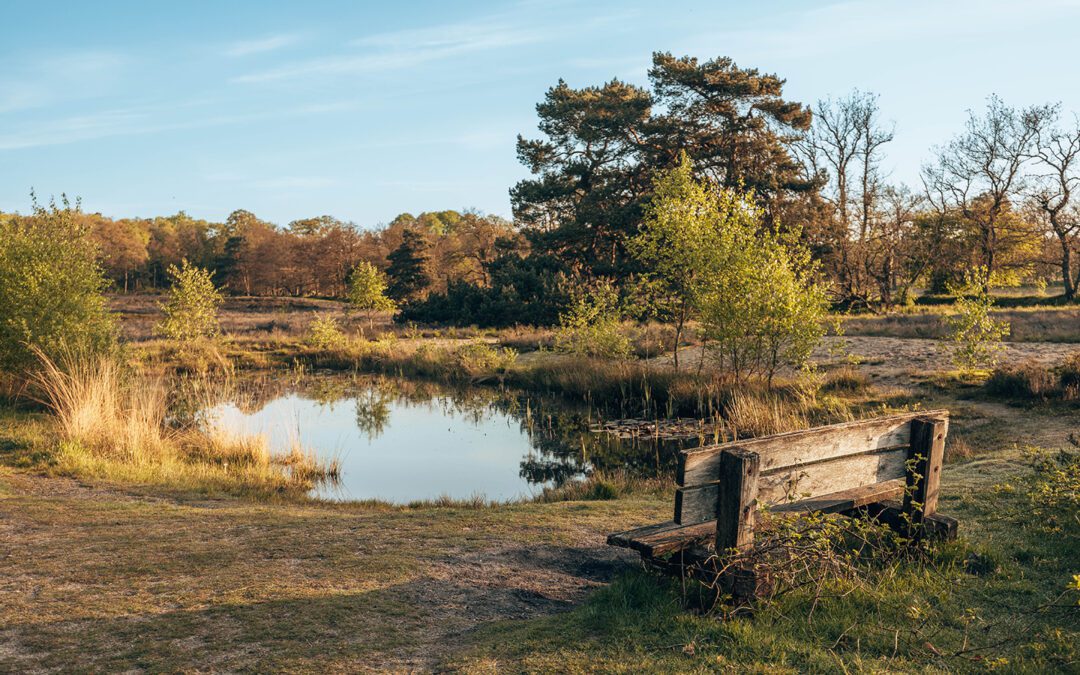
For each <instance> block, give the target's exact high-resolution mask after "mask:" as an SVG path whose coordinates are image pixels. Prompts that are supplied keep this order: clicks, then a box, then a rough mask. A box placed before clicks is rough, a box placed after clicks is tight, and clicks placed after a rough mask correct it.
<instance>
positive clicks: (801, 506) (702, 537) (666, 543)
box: [607, 478, 904, 558]
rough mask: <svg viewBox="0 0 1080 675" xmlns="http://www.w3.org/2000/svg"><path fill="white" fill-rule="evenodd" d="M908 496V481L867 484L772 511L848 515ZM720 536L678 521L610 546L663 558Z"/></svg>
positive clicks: (612, 539)
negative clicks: (861, 508)
mask: <svg viewBox="0 0 1080 675" xmlns="http://www.w3.org/2000/svg"><path fill="white" fill-rule="evenodd" d="M903 494H904V479H903V478H897V479H895V480H890V481H885V482H883V483H877V484H874V485H864V486H861V487H857V488H852V489H850V490H841V491H839V492H833V493H831V494H827V495H822V496H820V497H814V498H812V499H804V500H802V501H798V502H791V503H788V504H777V505H775V506H772V507H770V508H769V511H770V512H772V513H806V512H818V513H844V512H847V511H853V510H855V509H858V508H860V507H863V506H867V505H870V504H874V503H876V502H885V501H887V500H893V499H896V498H898V497H900V496H902V495H903ZM715 536H716V521H715V520H709V521H706V522H703V523H695V524H693V525H679V524H677V523H675V522H674V521H670V520H669V521H667V522H666V523H657V524H656V525H646V526H645V527H639V528H636V529H633V530H627V531H626V532H617V533H615V534H611V535H608V538H607V543H608V544H609V545H611V546H619V547H622V548H628V549H631V550H634V551H637V552H638V553H640V554H641V555H643V556H645V557H648V558H660V557H663V556H667V555H671V554H673V553H678V552H679V551H682V550H685V549H688V548H692V547H695V546H703V545H704V546H709V545H711V544H712V540H713V539H714V538H715Z"/></svg>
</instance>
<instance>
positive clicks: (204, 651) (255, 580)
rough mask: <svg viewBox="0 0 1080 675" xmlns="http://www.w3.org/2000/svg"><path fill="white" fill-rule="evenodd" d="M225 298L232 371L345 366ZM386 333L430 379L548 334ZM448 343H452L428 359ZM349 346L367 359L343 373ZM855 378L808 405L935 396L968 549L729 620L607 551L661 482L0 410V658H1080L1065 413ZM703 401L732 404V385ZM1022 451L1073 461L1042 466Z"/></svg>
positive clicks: (618, 374) (795, 592) (550, 364)
mask: <svg viewBox="0 0 1080 675" xmlns="http://www.w3.org/2000/svg"><path fill="white" fill-rule="evenodd" d="M124 302H129V301H127V300H125V301H124ZM131 302H133V301H131ZM140 302H144V301H140ZM231 302H233V303H241V306H239V307H237V306H236V305H235V304H234V305H233V306H232V307H231V308H227V312H226V325H225V330H226V332H227V333H230V334H231V337H230V340H229V341H228V342H227V343H225V345H224V346H222V347H220V349H221V351H222V352H223V354H222V356H223V359H224V360H225V361H226V362H232V363H239V364H240V365H242V366H246V367H248V368H264V367H270V366H273V367H291V368H296V367H298V365H297V359H298V356H299V357H303V359H304V360H302V361H301V362H302V363H305V364H308V365H304V366H302V367H303V368H310V367H311V365H313V364H314V365H317V364H318V363H319V362H320V361H319V359H328V360H330V361H333V359H338V360H339V361H340V360H341V359H343V358H344V357H343V356H342V355H341V354H338V355H337V356H333V355H330V356H328V355H326V354H325V353H323V354H320V353H319V352H318V351H317V350H312V349H310V348H309V347H305V346H304V342H303V332H304V325H306V324H305V323H304V322H306V321H308V320H310V319H309V318H308V316H307V314H308V313H309V312H310V311H311V309H310V308H308V307H307V306H304V307H297V306H292V305H287V304H286V305H283V308H282V307H277V308H276V309H273V310H271V313H273V312H277V313H278V314H279V315H281V316H282V317H283V318H281V321H282V326H278V327H275V328H270V329H268V328H266V326H265V325H264V324H265V321H267V320H270V319H266V318H265V317H264V316H263V311H262V309H259V308H256V309H255V310H252V311H246V310H245V309H244V307H243V306H242V303H243V302H246V300H236V301H231ZM315 302H316V303H321V302H323V301H315ZM147 311H152V309H150V310H147ZM333 311H336V310H333ZM1047 311H1051V312H1053V311H1059V310H1053V309H1051V310H1047ZM1061 311H1063V310H1061ZM125 312H127V314H129V315H135V311H134V309H132V307H130V306H128V307H127V309H126V310H125ZM230 313H231V314H230ZM253 315H254V316H253ZM230 317H231V318H230ZM274 320H275V321H276V320H277V319H274ZM343 320H344V319H343ZM139 321H142V319H137V318H136V319H132V318H130V317H129V318H128V319H127V320H126V324H125V325H126V330H127V331H128V334H129V337H131V339H132V340H133V341H135V343H136V345H135V347H134V349H135V351H133V352H132V353H131V356H132V358H134V359H135V360H136V361H138V362H141V363H143V365H144V368H145V369H147V370H154V368H151V367H149V366H150V365H151V364H157V365H158V366H170V365H172V366H175V365H177V364H180V365H183V363H182V362H181V361H179V360H175V359H174V358H173V356H172V355H171V352H170V351H169V346H168V345H163V344H161V343H159V342H157V341H155V340H152V339H150V336H149V334H147V335H145V336H143V337H142V338H140V337H139V336H138V335H137V334H136V333H137V331H139V330H142V329H141V328H138V326H137V325H132V324H133V323H135V324H137V323H138V322H139ZM245 326H257V327H256V328H252V329H251V330H247V329H245V328H244V327H245ZM283 326H284V327H283ZM395 334H396V335H397V337H395V338H392V339H389V338H387V339H388V340H391V341H392V344H393V345H394V348H393V349H392V350H390V351H388V352H387V353H386V354H387V355H390V356H387V355H384V356H383V357H382V358H385V359H388V360H387V361H385V362H383V363H384V365H385V364H386V363H390V364H391V367H397V368H404V367H405V366H406V365H408V366H409V367H410V368H416V369H417V372H416V373H415V374H417V375H424V376H431V375H434V374H435V373H434V372H424V370H423V369H424V368H431V369H435V368H448V367H450V365H451V364H452V366H453V368H456V369H457V370H455V371H453V372H455V373H457V375H458V376H463V377H470V378H471V377H479V378H480V379H485V378H489V377H490V376H491V372H493V371H492V365H491V364H490V363H489V364H486V365H485V364H480V366H476V364H475V363H473V362H467V361H466V362H463V361H462V360H461V359H460V358H458V356H456V351H454V350H456V349H457V346H458V345H460V344H466V345H468V344H472V341H473V340H476V339H482V340H485V341H486V342H490V343H495V342H503V343H504V344H510V343H511V342H514V343H515V344H516V346H517V347H518V348H519V349H521V351H526V350H528V349H529V348H530V345H535V344H537V343H539V342H542V341H543V340H544V339H546V338H545V333H544V332H542V331H513V332H508V333H503V334H499V335H493V334H486V333H483V332H479V331H477V332H469V331H465V332H461V333H451V334H447V333H446V332H440V333H438V334H435V333H434V332H431V333H428V334H426V335H425V332H424V331H417V330H414V329H410V328H408V327H402V328H398V329H395ZM652 337H655V336H649V335H645V336H644V337H643V338H642V341H643V342H644V341H647V340H649V339H652ZM659 339H661V341H662V338H659ZM867 339H872V338H867ZM424 344H427V345H429V346H428V347H424V348H423V349H420V347H421V346H422V345H424ZM402 345H405V346H406V347H407V348H405V349H402ZM363 349H364V350H367V349H368V347H364V348H363ZM418 349H420V357H418V356H417V350H418ZM439 350H443V351H445V353H446V354H449V355H451V356H453V359H451V360H449V361H448V360H443V359H444V358H450V357H445V356H439V357H437V358H436V357H434V356H431V354H443V351H439ZM364 354H365V355H366V354H368V352H367V351H365V352H364ZM644 355H645V354H642V356H644ZM345 356H347V357H348V358H353V357H355V356H356V355H355V354H346V355H345ZM391 356H392V358H391ZM475 356H476V355H475V354H472V357H475ZM364 358H368V356H365V357H364ZM394 359H397V360H394ZM358 363H359V364H360V365H364V364H367V365H370V364H371V363H373V362H369V361H353V362H352V363H351V364H349V363H347V362H346V364H345V366H343V367H350V365H351V366H355V365H357V364H358ZM425 364H426V365H425ZM339 365H340V364H339ZM496 365H497V366H498V367H497V368H495V369H496V370H499V372H501V373H502V374H503V375H502V377H503V378H504V379H505V378H513V377H517V378H519V380H518V381H517V383H518V384H519V385H521V386H528V387H533V388H538V389H539V388H547V389H557V390H560V391H562V392H563V393H565V394H570V395H575V393H576V395H582V394H584V393H590V394H591V392H592V389H595V390H596V392H599V393H600V394H602V395H603V396H605V397H608V398H612V397H616V396H617V394H618V393H619V392H622V395H626V396H628V397H629V398H633V399H635V400H637V399H640V398H642V397H643V396H646V395H647V396H649V397H650V398H651V399H657V398H660V399H662V398H663V397H664V396H666V397H668V398H669V399H674V400H676V401H680V400H683V396H684V393H685V392H693V391H697V390H698V389H699V388H701V387H704V386H706V384H707V379H701V380H695V379H694V377H693V376H692V375H685V376H679V377H678V378H673V377H671V376H670V375H663V374H661V375H656V374H653V375H647V376H646V375H643V372H644V371H642V370H641V368H642V367H643V366H642V365H641V364H640V363H639V364H637V365H633V366H626V368H627V369H626V370H617V369H616V370H613V369H611V368H607V367H601V366H594V367H593V368H594V370H590V369H589V367H588V366H587V364H585V363H584V362H577V361H566V360H565V359H563V357H558V356H555V355H552V354H550V353H547V352H536V353H529V354H524V355H523V356H521V357H520V358H519V359H518V361H517V362H516V363H514V364H512V367H507V366H506V365H505V364H502V365H499V364H496ZM471 367H476V368H477V370H475V371H470V370H469V368H471ZM872 368H873V366H863V367H860V368H851V367H844V368H840V369H837V370H835V371H833V372H832V374H830V375H828V376H827V377H826V379H825V380H824V382H823V385H822V388H821V390H820V391H819V393H818V394H817V395H816V398H815V402H814V403H813V405H812V406H808V407H805V408H802V409H800V410H799V412H798V414H799V415H801V416H802V420H801V421H800V423H818V422H823V421H828V420H829V419H830V417H829V416H830V415H838V414H855V415H865V414H873V412H874V410H875V409H877V408H878V407H879V406H882V405H887V406H893V407H895V406H911V405H915V404H918V405H922V406H923V407H924V408H936V407H947V408H950V409H951V410H952V411H953V424H952V429H951V431H950V441H949V445H948V450H947V456H946V462H947V466H946V468H945V473H944V477H943V497H942V503H941V507H940V508H941V510H942V511H943V512H944V513H947V514H949V515H952V516H954V517H956V518H958V519H959V520H960V522H961V538H960V540H959V541H958V542H956V543H953V544H949V545H943V546H938V547H934V548H932V549H930V550H928V551H925V552H922V553H920V554H918V555H895V554H892V553H887V552H882V555H881V556H879V557H874V558H872V559H869V560H865V561H861V562H860V563H859V564H858V565H857V566H856V567H854V568H853V569H852V570H850V573H849V574H846V575H842V576H838V577H836V578H835V579H831V580H830V581H829V582H828V583H826V584H824V585H815V586H813V587H803V588H796V589H792V590H790V591H789V592H786V593H784V594H783V595H781V596H780V597H778V598H776V599H775V601H773V602H770V603H768V604H765V605H763V606H761V607H760V608H759V609H758V611H757V612H756V613H755V614H754V615H753V616H751V617H746V616H744V617H738V618H732V617H724V616H722V615H719V616H718V615H715V614H713V615H701V614H699V613H696V612H694V611H692V610H691V609H688V608H687V607H686V606H684V602H683V589H682V588H681V587H680V586H679V585H678V584H675V583H671V582H669V581H666V580H663V579H660V578H658V577H655V576H653V575H650V574H647V573H644V572H642V571H641V570H640V568H639V564H638V562H637V560H636V556H634V555H632V554H629V553H627V552H625V551H622V550H616V549H612V548H610V547H607V546H605V545H604V539H605V537H606V535H607V534H608V533H609V532H613V531H618V530H624V529H628V528H631V527H634V526H638V525H643V524H648V523H651V522H657V521H660V520H666V519H668V518H669V517H670V510H671V491H670V490H671V486H670V484H667V485H664V484H662V483H661V484H658V483H656V482H651V483H642V484H636V485H635V484H631V485H628V486H623V487H621V488H620V489H597V490H579V491H576V492H572V493H568V494H563V495H559V496H557V498H553V499H548V500H538V501H536V502H526V503H516V504H506V505H497V506H492V505H487V504H484V503H482V502H476V503H473V502H461V503H453V502H444V503H441V504H440V503H439V502H432V503H428V504H414V505H412V506H408V507H396V506H390V505H387V504H380V503H328V502H327V503H324V502H318V501H312V500H309V499H307V498H306V497H304V496H303V494H302V493H299V492H296V491H285V492H283V493H280V494H276V495H274V494H267V493H266V492H264V491H254V492H253V491H245V490H239V489H232V488H231V487H230V486H229V485H228V484H221V485H219V486H218V487H217V488H215V489H206V485H205V484H203V483H200V482H198V481H195V482H190V481H174V482H172V483H170V481H168V480H146V479H145V475H143V477H142V478H140V477H139V476H134V477H133V476H126V477H120V478H118V477H117V476H116V475H115V474H114V473H110V472H109V471H100V472H89V471H85V470H81V469H79V468H78V467H72V466H70V465H68V464H65V463H64V456H63V450H62V447H61V444H58V443H57V442H56V440H55V439H56V437H57V436H56V434H57V433H58V432H57V430H56V427H55V423H54V422H53V421H52V420H51V418H50V417H49V416H48V415H47V414H46V413H45V412H43V411H42V410H41V409H38V408H35V407H33V406H27V405H25V404H23V405H20V406H18V407H13V406H11V405H4V406H0V542H2V543H3V545H2V546H0V671H12V672H51V671H72V670H75V671H96V672H102V671H105V672H109V671H140V670H141V671H153V672H161V671H188V672H191V671H197V672H203V671H259V672H262V671H286V670H287V671H305V672H314V671H320V672H351V671H358V670H395V671H408V670H420V671H429V670H454V671H465V672H523V671H524V672H532V671H540V672H644V671H668V672H715V671H721V672H985V671H987V670H991V669H997V670H1001V671H1004V672H1033V673H1035V672H1039V673H1041V672H1075V671H1077V670H1078V669H1080V649H1078V647H1077V645H1078V644H1080V605H1078V600H1080V592H1078V591H1077V590H1076V589H1075V588H1074V585H1075V583H1076V581H1075V580H1074V575H1076V574H1080V567H1078V566H1077V562H1076V560H1077V555H1076V552H1077V550H1080V514H1078V510H1080V497H1078V491H1080V488H1078V486H1080V464H1078V463H1077V462H1076V455H1075V453H1076V451H1077V449H1076V447H1075V445H1074V443H1076V442H1077V432H1078V431H1080V409H1078V408H1077V407H1076V406H1075V405H1074V404H1072V403H1069V402H1061V401H1056V400H1046V401H1041V400H1026V401H1022V402H1021V403H1022V405H1015V403H1017V402H1016V401H1013V403H1014V404H1013V405H1010V404H1007V403H1006V402H1005V401H1003V400H998V399H995V398H994V397H992V396H988V395H986V393H985V392H984V388H983V387H982V385H981V384H980V381H979V380H978V379H976V380H971V379H970V378H967V379H966V378H960V377H954V376H952V375H950V374H948V373H946V372H940V373H933V372H921V373H920V375H921V376H920V377H918V378H911V377H907V379H904V377H902V376H901V375H902V374H903V372H904V371H903V368H902V367H901V368H900V369H899V371H898V372H900V373H901V375H894V376H891V378H892V379H890V380H889V382H888V386H883V385H880V384H879V385H875V384H874V382H875V380H874V379H873V378H872V377H870V376H868V375H867V374H866V373H865V372H864V370H866V369H871V370H867V371H866V372H871V374H872V373H873V371H872ZM650 370H654V369H652V368H651V367H650ZM924 370H925V369H924ZM511 371H514V372H516V373H517V374H516V375H513V374H511ZM650 378H653V379H650ZM898 383H900V384H902V385H903V386H902V387H901V386H899V385H898ZM604 387H607V388H606V389H605V388H604ZM590 388H592V389H590ZM683 390H685V392H684V393H679V392H681V391H683ZM605 392H606V393H605ZM673 392H675V393H673ZM711 395H714V396H715V397H716V401H718V402H722V401H724V400H727V399H725V397H729V396H730V392H725V391H722V390H719V389H718V390H716V391H714V392H713V394H711ZM788 395H790V396H794V394H793V393H791V394H788ZM747 414H749V413H747ZM766 422H768V420H766ZM762 430H764V431H767V430H768V428H767V427H763V429H762ZM1070 439H1072V440H1070ZM1036 448H1041V449H1042V450H1043V451H1045V452H1049V453H1051V454H1050V455H1045V456H1050V457H1056V455H1054V454H1053V453H1054V452H1057V451H1058V450H1062V449H1064V450H1065V451H1066V454H1064V455H1061V459H1060V460H1054V461H1049V460H1045V459H1044V460H1042V461H1038V460H1037V458H1036V453H1035V451H1034V449H1036ZM185 475H186V474H185Z"/></svg>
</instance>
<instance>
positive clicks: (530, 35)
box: [234, 21, 556, 83]
mask: <svg viewBox="0 0 1080 675" xmlns="http://www.w3.org/2000/svg"><path fill="white" fill-rule="evenodd" d="M555 35H556V33H555V31H553V30H552V29H541V28H528V27H521V26H515V25H513V24H511V23H508V22H501V21H487V22H484V21H480V22H474V23H453V24H446V25H442V26H432V27H427V28H419V29H410V30H402V31H394V32H389V33H380V34H376V35H369V36H367V37H363V38H360V39H358V40H354V41H353V42H352V43H351V46H352V47H356V48H360V49H362V50H364V51H362V52H361V53H358V54H357V53H346V54H338V55H335V56H327V57H323V58H318V59H309V60H306V61H300V62H297V63H293V64H289V65H285V66H281V67H279V68H272V69H269V70H264V71H260V72H256V73H251V74H248V75H242V76H239V77H237V78H234V81H235V82H248V83H251V82H267V81H273V80H285V79H294V78H299V77H311V76H325V75H344V74H357V73H366V72H378V71H385V70H399V69H403V68H411V67H415V66H419V65H423V64H425V63H430V62H432V61H438V60H442V59H447V58H452V57H455V56H460V55H464V54H470V53H477V52H483V51H490V50H497V49H506V48H512V47H520V46H523V45H527V44H533V43H538V42H543V41H545V40H547V39H550V38H552V37H554V36H555Z"/></svg>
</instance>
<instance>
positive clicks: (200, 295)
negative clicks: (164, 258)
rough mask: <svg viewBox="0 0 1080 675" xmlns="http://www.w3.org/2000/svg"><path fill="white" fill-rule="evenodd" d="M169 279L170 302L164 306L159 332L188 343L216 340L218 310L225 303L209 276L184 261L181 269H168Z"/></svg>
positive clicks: (173, 266) (172, 267)
mask: <svg viewBox="0 0 1080 675" xmlns="http://www.w3.org/2000/svg"><path fill="white" fill-rule="evenodd" d="M169 276H170V277H172V287H171V288H170V289H169V299H168V300H167V301H166V302H165V303H164V304H163V305H162V306H161V309H162V311H163V312H165V318H164V319H162V321H161V323H160V324H158V331H159V332H160V333H161V334H162V335H164V336H166V337H168V338H171V339H173V340H178V341H180V342H185V343H186V342H192V341H195V340H202V339H209V338H213V337H215V336H217V334H218V333H219V332H220V325H219V324H218V310H219V309H220V308H221V303H222V302H223V299H222V297H221V293H220V292H219V291H218V289H217V288H216V287H215V286H214V280H213V279H212V278H211V275H210V272H208V271H207V270H204V269H203V268H201V267H196V266H194V265H191V264H190V263H188V261H187V260H184V261H183V262H182V263H181V265H180V267H177V266H176V265H171V266H170V267H169Z"/></svg>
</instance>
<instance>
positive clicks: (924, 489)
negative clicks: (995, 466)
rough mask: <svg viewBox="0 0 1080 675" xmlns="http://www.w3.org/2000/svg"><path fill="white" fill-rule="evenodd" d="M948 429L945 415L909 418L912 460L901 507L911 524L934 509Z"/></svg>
mask: <svg viewBox="0 0 1080 675" xmlns="http://www.w3.org/2000/svg"><path fill="white" fill-rule="evenodd" d="M948 433H949V420H948V419H947V418H937V419H935V418H931V417H922V418H919V419H916V420H913V421H912V422H911V448H910V450H909V452H908V458H909V459H910V460H911V461H910V464H909V469H910V471H909V472H908V476H907V486H908V490H907V493H906V494H905V495H904V505H903V507H904V512H905V513H907V514H909V515H910V516H911V523H912V524H913V525H918V524H919V523H920V522H922V519H923V517H925V516H929V515H932V514H933V513H934V512H935V511H937V503H938V489H939V488H940V485H941V462H942V460H943V459H944V457H945V436H946V435H947V434H948Z"/></svg>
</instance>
